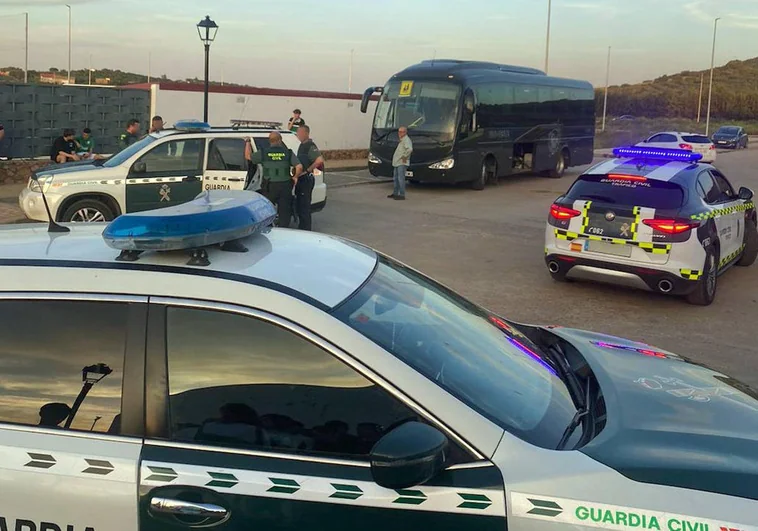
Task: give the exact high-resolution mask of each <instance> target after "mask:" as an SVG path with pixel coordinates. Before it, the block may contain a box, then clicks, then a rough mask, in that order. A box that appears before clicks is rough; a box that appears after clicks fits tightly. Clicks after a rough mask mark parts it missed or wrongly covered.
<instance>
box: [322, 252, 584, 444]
mask: <svg viewBox="0 0 758 531" xmlns="http://www.w3.org/2000/svg"><path fill="white" fill-rule="evenodd" d="M334 315H335V316H336V317H337V318H338V319H340V320H341V321H342V322H344V323H346V324H347V325H348V326H350V327H351V328H353V329H355V330H356V331H358V332H360V333H361V334H363V335H364V336H365V337H367V338H369V339H370V340H371V341H373V342H374V343H376V344H378V345H379V346H381V347H383V348H384V349H385V350H387V351H388V352H390V353H391V354H393V355H394V356H396V357H397V358H399V359H400V360H402V361H403V362H405V363H406V364H408V365H409V366H411V367H413V368H414V369H415V370H416V371H418V372H420V373H421V374H422V375H424V376H425V377H426V378H428V379H430V380H432V381H433V382H435V383H436V384H437V385H439V386H440V387H442V388H443V389H445V390H446V391H448V392H449V393H451V394H452V395H453V396H455V397H456V398H458V399H459V400H461V401H462V402H464V403H465V404H467V405H468V406H469V407H471V408H472V409H474V410H476V411H477V412H478V413H480V414H482V415H484V416H485V417H487V418H489V419H490V420H491V421H493V422H495V423H496V424H498V425H499V426H500V427H502V428H503V429H505V430H507V431H509V432H510V433H513V434H514V435H516V436H517V437H520V438H522V439H524V440H526V441H527V442H530V443H532V444H535V445H538V446H541V447H544V448H555V447H556V445H557V444H558V442H559V441H560V439H561V435H562V434H563V431H564V429H565V428H566V426H567V425H568V424H569V423H570V422H571V420H572V418H573V416H574V414H575V413H576V408H575V406H574V403H573V402H572V400H571V395H570V394H569V392H568V389H567V388H566V386H565V384H564V383H563V381H561V379H560V378H559V377H558V376H557V375H556V372H555V371H554V370H553V368H552V367H551V365H550V364H548V363H547V362H546V361H545V360H544V359H542V357H541V355H540V354H539V350H538V348H537V347H536V346H535V345H534V344H532V343H531V342H530V340H529V339H528V338H526V337H525V336H524V335H522V334H521V333H520V332H519V331H518V330H517V328H515V327H514V326H513V325H511V324H510V323H507V322H505V321H504V320H502V319H501V318H498V317H496V316H494V315H492V314H490V313H488V312H487V311H486V310H484V309H482V308H480V307H478V306H476V305H474V304H473V303H471V302H469V301H467V300H465V299H464V298H462V297H461V296H459V295H457V294H455V293H454V292H452V291H451V290H449V289H447V288H445V287H443V286H441V285H439V284H437V283H436V282H434V281H433V280H431V279H429V278H426V277H424V276H422V275H421V274H419V273H417V272H415V271H413V270H411V269H409V268H407V267H405V266H403V265H401V264H398V263H397V262H394V261H392V260H391V259H389V258H385V257H380V259H379V263H378V265H377V269H376V271H375V272H374V274H373V276H372V277H371V278H370V279H369V281H368V282H366V283H365V284H364V286H363V287H361V288H360V289H359V290H358V291H357V292H356V293H355V294H353V295H352V296H351V298H350V299H348V300H347V301H346V302H345V303H343V304H342V305H341V306H339V307H338V308H337V309H336V310H335V311H334Z"/></svg>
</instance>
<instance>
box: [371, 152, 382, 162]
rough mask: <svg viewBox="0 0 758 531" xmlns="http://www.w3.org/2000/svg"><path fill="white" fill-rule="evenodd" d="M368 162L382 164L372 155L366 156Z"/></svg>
mask: <svg viewBox="0 0 758 531" xmlns="http://www.w3.org/2000/svg"><path fill="white" fill-rule="evenodd" d="M368 161H369V163H370V164H381V163H382V161H381V159H380V158H379V157H377V156H376V155H374V154H373V153H369V154H368Z"/></svg>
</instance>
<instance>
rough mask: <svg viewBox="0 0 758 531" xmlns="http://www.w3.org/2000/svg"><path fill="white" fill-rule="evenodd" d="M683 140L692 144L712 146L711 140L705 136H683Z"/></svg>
mask: <svg viewBox="0 0 758 531" xmlns="http://www.w3.org/2000/svg"><path fill="white" fill-rule="evenodd" d="M682 140H684V141H685V142H689V143H690V144H710V143H711V139H710V138H708V137H707V136H703V135H686V136H685V135H683V136H682Z"/></svg>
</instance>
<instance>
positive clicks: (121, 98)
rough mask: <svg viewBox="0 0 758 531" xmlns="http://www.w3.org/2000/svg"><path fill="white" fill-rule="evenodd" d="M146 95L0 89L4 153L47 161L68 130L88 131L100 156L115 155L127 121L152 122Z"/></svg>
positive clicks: (103, 90) (114, 91)
mask: <svg viewBox="0 0 758 531" xmlns="http://www.w3.org/2000/svg"><path fill="white" fill-rule="evenodd" d="M149 110H150V109H149V94H148V92H147V91H146V90H144V89H143V90H140V89H132V88H116V87H96V86H92V87H90V86H79V85H23V84H7V85H0V122H1V123H2V124H3V125H4V126H5V141H4V142H3V146H1V147H0V154H2V155H7V156H11V157H14V158H31V157H40V156H43V157H46V156H49V155H50V147H51V146H52V143H53V140H54V139H55V138H57V137H59V136H60V135H61V133H62V132H63V129H65V128H67V127H70V128H72V129H74V130H75V131H76V133H77V134H79V133H81V131H82V129H84V128H85V127H89V128H90V129H92V135H93V137H94V139H95V150H96V151H97V152H98V153H113V152H114V151H115V150H116V149H117V141H118V136H119V135H120V134H121V133H122V132H123V130H124V127H125V125H126V122H127V121H128V120H129V119H131V118H137V119H139V120H142V121H143V122H144V121H145V120H146V119H147V118H148V112H149Z"/></svg>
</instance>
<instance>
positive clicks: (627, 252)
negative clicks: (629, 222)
mask: <svg viewBox="0 0 758 531" xmlns="http://www.w3.org/2000/svg"><path fill="white" fill-rule="evenodd" d="M585 250H586V251H588V252H590V253H600V254H610V255H613V256H623V257H626V258H629V257H630V256H632V248H631V246H629V245H619V244H616V243H608V242H596V241H593V240H587V241H586V243H585Z"/></svg>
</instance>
